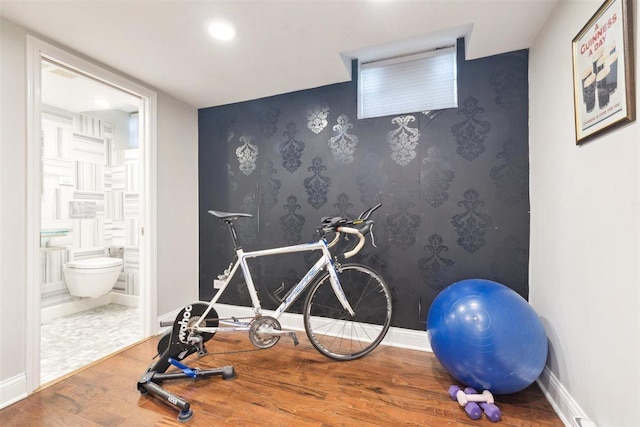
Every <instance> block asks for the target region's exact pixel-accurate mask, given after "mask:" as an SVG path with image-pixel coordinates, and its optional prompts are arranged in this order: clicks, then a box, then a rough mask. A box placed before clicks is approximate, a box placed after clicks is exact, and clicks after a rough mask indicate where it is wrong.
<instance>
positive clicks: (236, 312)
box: [158, 304, 431, 352]
mask: <svg viewBox="0 0 640 427" xmlns="http://www.w3.org/2000/svg"><path fill="white" fill-rule="evenodd" d="M215 308H216V311H217V312H218V316H220V317H221V318H228V317H236V318H238V319H243V318H244V319H250V318H252V317H253V316H254V312H253V309H252V308H251V307H242V306H237V305H228V304H216V305H215ZM180 310H181V309H178V310H174V311H172V312H171V313H167V314H166V315H163V316H161V317H160V318H159V319H158V320H173V319H175V317H176V315H177V314H178V312H179V311H180ZM262 313H263V314H264V315H265V316H272V315H273V311H271V310H262ZM278 320H279V321H280V325H281V326H282V328H283V329H290V330H294V331H304V325H303V322H302V315H300V314H292V313H283V314H282V315H281V316H280V319H278ZM382 344H383V345H390V346H393V347H399V348H406V349H411V350H420V351H428V352H431V345H430V344H429V338H428V336H427V331H414V330H411V329H403V328H394V327H391V328H389V332H387V336H386V337H385V338H384V340H383V341H382Z"/></svg>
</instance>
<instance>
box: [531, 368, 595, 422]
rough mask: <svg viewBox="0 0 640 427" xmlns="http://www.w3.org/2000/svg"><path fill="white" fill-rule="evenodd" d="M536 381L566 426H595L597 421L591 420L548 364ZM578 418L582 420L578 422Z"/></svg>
mask: <svg viewBox="0 0 640 427" xmlns="http://www.w3.org/2000/svg"><path fill="white" fill-rule="evenodd" d="M536 382H537V383H538V386H539V387H540V389H541V390H542V393H543V394H544V396H545V397H546V398H547V400H548V401H549V403H550V404H551V406H552V407H553V410H554V411H556V414H558V416H559V417H560V419H561V420H562V422H563V423H564V425H565V426H567V427H586V426H594V427H595V423H593V422H592V421H590V420H589V418H588V417H587V415H586V414H585V412H584V411H583V410H582V408H580V405H578V403H577V402H576V401H575V400H574V399H573V397H572V396H571V395H570V394H569V392H568V391H567V389H565V388H564V386H563V385H562V384H561V383H560V381H559V380H558V378H556V376H555V375H554V374H553V372H551V370H550V369H549V368H548V367H547V366H545V368H544V369H543V371H542V374H540V377H539V378H538V379H537V381H536ZM576 419H578V420H580V422H576Z"/></svg>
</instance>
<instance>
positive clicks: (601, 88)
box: [572, 0, 636, 144]
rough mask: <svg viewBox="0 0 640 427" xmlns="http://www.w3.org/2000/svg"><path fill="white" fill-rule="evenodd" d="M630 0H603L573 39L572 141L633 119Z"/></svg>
mask: <svg viewBox="0 0 640 427" xmlns="http://www.w3.org/2000/svg"><path fill="white" fill-rule="evenodd" d="M631 4H632V0H606V1H605V2H604V4H603V5H602V6H600V8H599V9H598V11H597V12H596V13H595V14H594V15H593V16H592V17H591V19H590V20H589V22H587V24H586V25H585V26H584V27H583V28H582V30H580V32H579V33H578V35H577V36H576V37H575V38H574V39H573V45H572V47H573V94H574V95H573V98H574V104H575V107H574V111H575V127H576V144H582V143H583V142H586V141H588V140H589V139H592V138H594V137H596V136H598V135H601V134H603V133H605V132H608V131H609V130H611V129H613V128H615V127H617V126H621V125H623V124H625V123H629V122H632V121H634V120H635V118H636V117H635V105H636V101H635V74H634V50H633V19H632V17H633V13H632V10H631Z"/></svg>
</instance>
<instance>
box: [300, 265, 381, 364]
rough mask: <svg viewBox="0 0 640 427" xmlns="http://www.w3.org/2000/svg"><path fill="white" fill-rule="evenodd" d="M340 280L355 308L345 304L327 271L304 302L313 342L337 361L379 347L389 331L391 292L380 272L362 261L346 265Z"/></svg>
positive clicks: (308, 333)
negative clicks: (337, 294)
mask: <svg viewBox="0 0 640 427" xmlns="http://www.w3.org/2000/svg"><path fill="white" fill-rule="evenodd" d="M337 273H338V279H339V280H340V285H341V286H342V289H343V290H344V293H345V295H346V297H347V300H348V301H349V304H351V308H352V309H353V310H354V312H355V315H354V316H351V314H349V312H348V311H347V310H345V309H344V307H342V304H341V303H340V301H339V300H338V297H337V296H336V294H335V293H334V291H333V287H332V286H331V281H330V279H329V273H328V272H326V273H324V274H323V275H322V276H320V277H319V278H318V279H316V282H315V283H314V284H313V285H312V287H311V291H310V292H309V294H308V295H307V299H306V301H305V303H304V328H305V330H306V331H307V336H308V337H309V341H311V344H313V346H314V347H315V348H316V349H317V350H318V351H319V352H320V353H322V354H324V355H325V356H327V357H330V358H332V359H336V360H353V359H358V358H360V357H362V356H364V355H366V354H368V353H369V352H371V350H373V349H374V348H376V347H377V346H378V344H380V341H382V339H383V338H384V336H385V335H386V334H387V331H388V330H389V324H390V322H391V292H390V291H389V287H388V286H387V284H386V283H385V282H384V280H382V278H381V277H380V275H378V273H376V272H375V271H373V270H371V269H370V268H368V267H365V266H363V265H359V264H345V265H342V266H341V267H340V269H339V270H338V272H337Z"/></svg>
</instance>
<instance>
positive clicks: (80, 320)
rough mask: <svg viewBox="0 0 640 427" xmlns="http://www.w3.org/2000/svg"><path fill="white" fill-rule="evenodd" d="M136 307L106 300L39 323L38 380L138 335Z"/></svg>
mask: <svg viewBox="0 0 640 427" xmlns="http://www.w3.org/2000/svg"><path fill="white" fill-rule="evenodd" d="M141 326H142V325H141V323H140V315H139V311H138V309H137V308H131V307H126V306H123V305H118V304H109V305H104V306H100V307H96V308H93V309H91V310H87V311H82V312H80V313H76V314H72V315H69V316H65V317H60V318H58V319H55V320H53V321H51V322H49V323H46V324H43V325H42V327H41V331H40V335H41V339H42V341H41V353H40V355H41V362H40V363H41V364H40V370H41V372H40V378H41V380H40V383H41V384H45V383H47V382H49V381H53V380H55V379H57V378H59V377H61V376H63V375H65V374H68V373H69V372H73V371H75V370H76V369H79V368H81V367H83V366H85V365H87V364H89V363H91V362H94V361H96V360H98V359H100V358H102V357H105V356H107V355H109V354H111V353H114V352H116V351H118V350H120V349H121V348H123V347H126V346H128V345H130V344H133V343H135V342H137V341H139V340H140V339H142V327H141Z"/></svg>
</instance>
